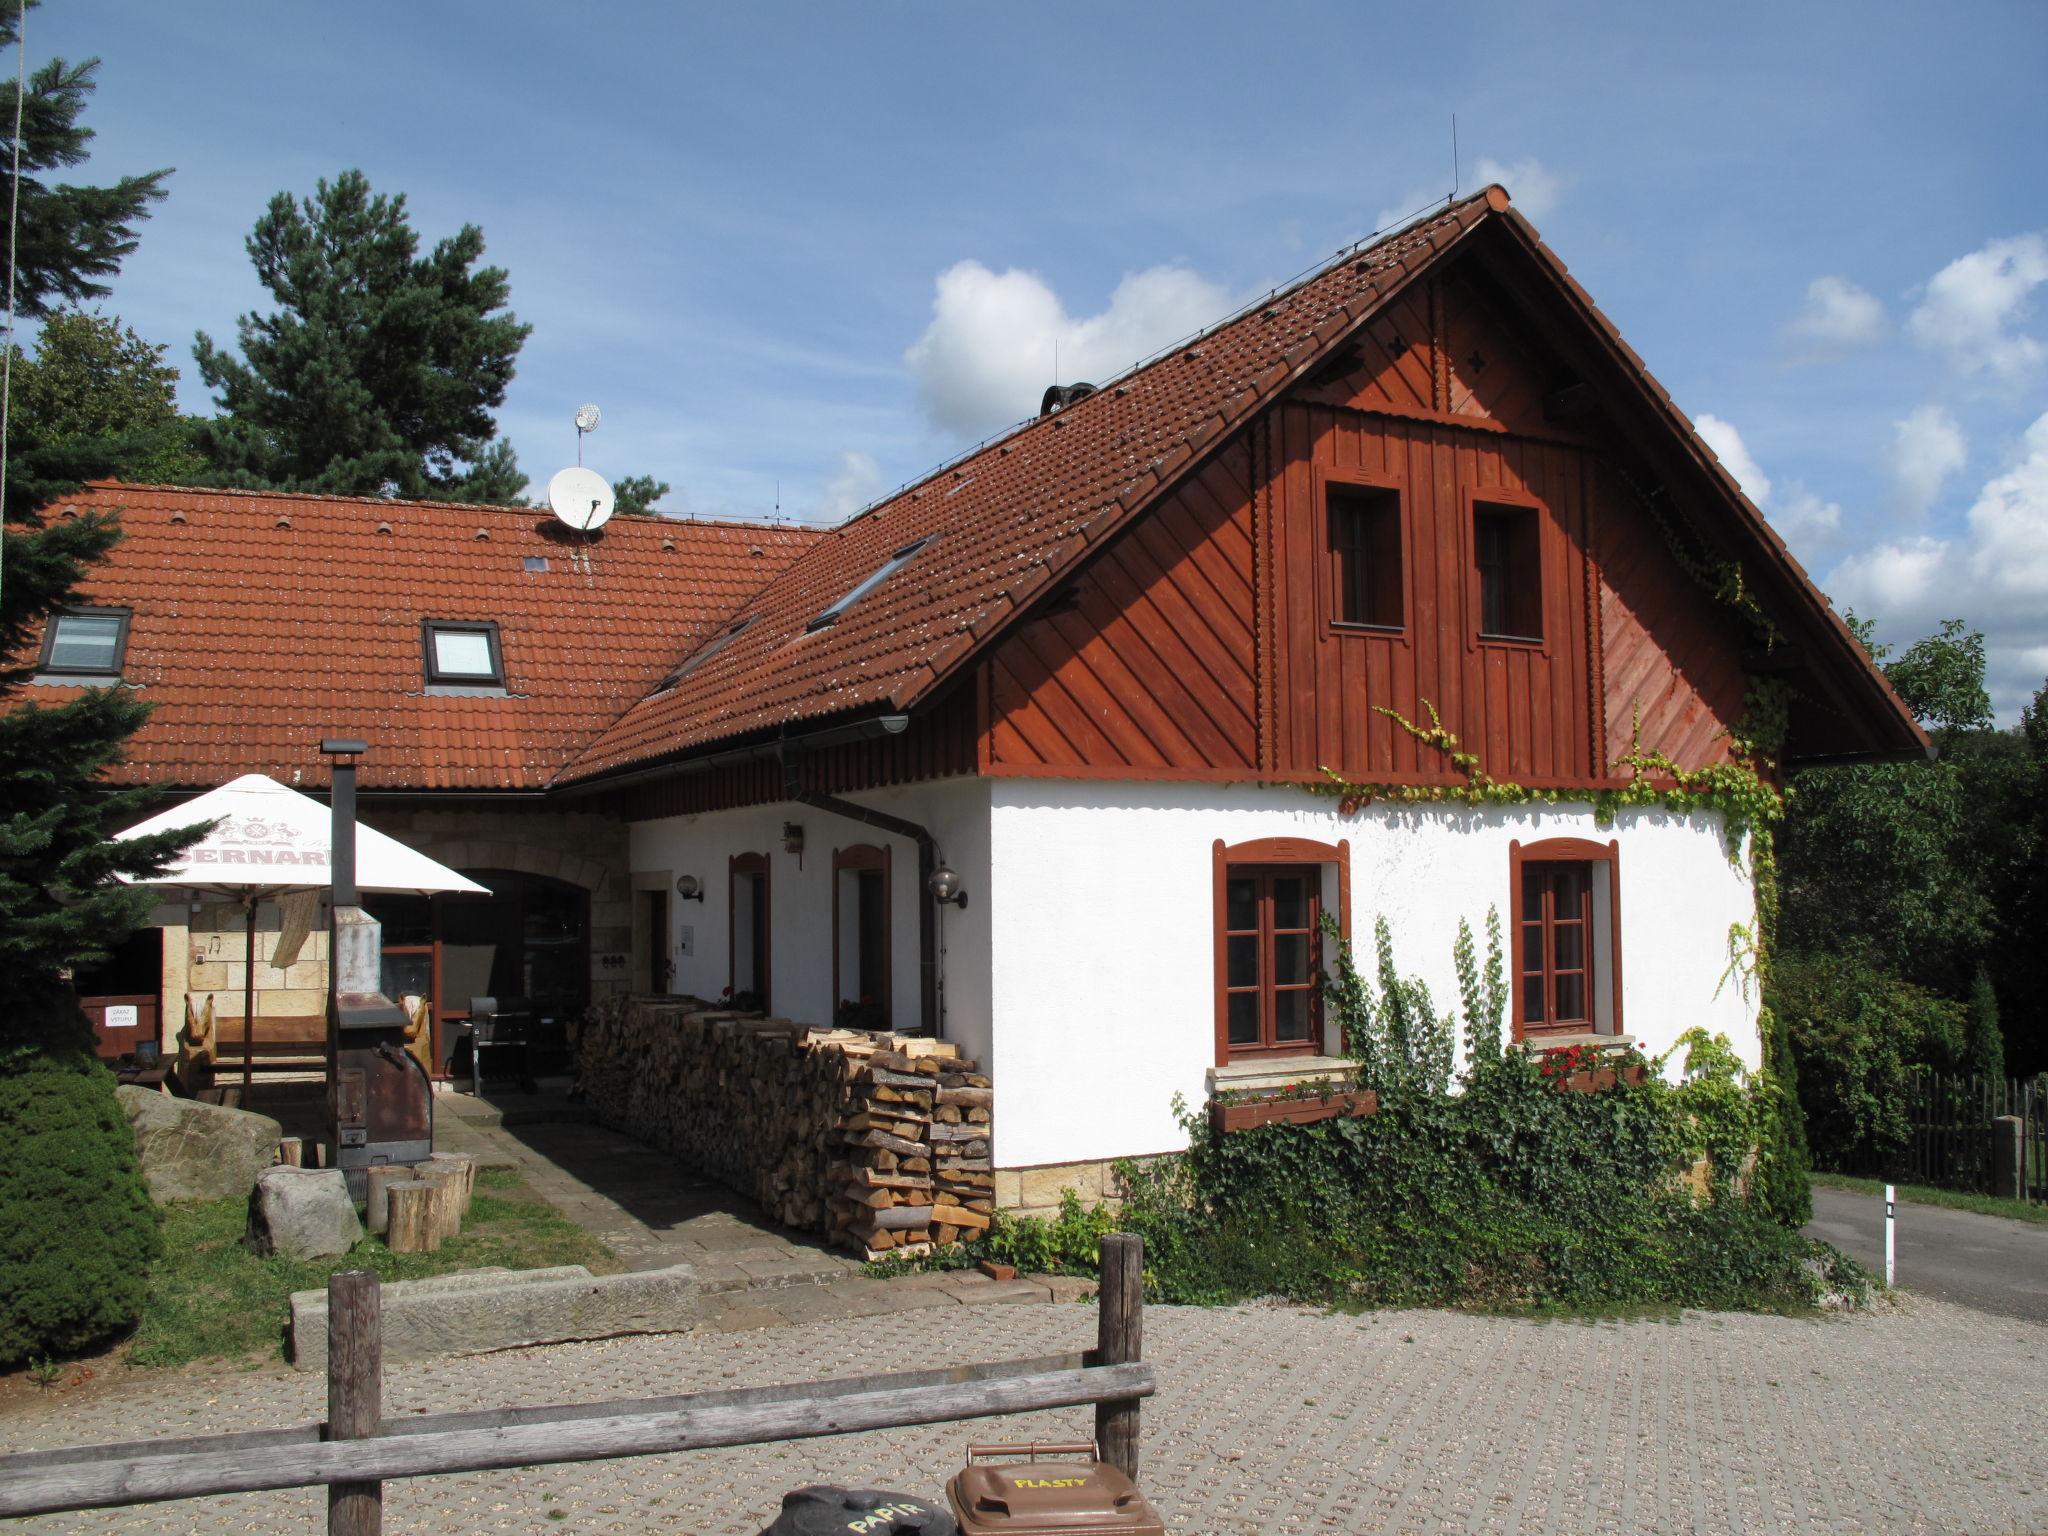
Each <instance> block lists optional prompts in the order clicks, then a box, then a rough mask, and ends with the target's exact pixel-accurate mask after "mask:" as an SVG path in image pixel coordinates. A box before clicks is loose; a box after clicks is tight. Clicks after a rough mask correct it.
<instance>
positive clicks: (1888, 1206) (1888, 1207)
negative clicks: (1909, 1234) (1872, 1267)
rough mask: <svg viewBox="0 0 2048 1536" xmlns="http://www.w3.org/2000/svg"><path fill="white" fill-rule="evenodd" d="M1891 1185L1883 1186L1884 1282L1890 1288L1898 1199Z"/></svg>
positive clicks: (1897, 1219) (1897, 1222)
mask: <svg viewBox="0 0 2048 1536" xmlns="http://www.w3.org/2000/svg"><path fill="white" fill-rule="evenodd" d="M1892 1190H1893V1186H1892V1185H1890V1184H1887V1185H1885V1187H1884V1284H1885V1289H1886V1290H1890V1289H1891V1285H1892V1255H1893V1253H1894V1251H1895V1248H1894V1242H1893V1233H1894V1231H1895V1230H1896V1229H1897V1227H1898V1224H1899V1208H1898V1201H1897V1200H1896V1199H1895V1198H1893V1194H1892Z"/></svg>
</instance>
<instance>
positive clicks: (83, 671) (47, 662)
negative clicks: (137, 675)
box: [38, 608, 128, 677]
mask: <svg viewBox="0 0 2048 1536" xmlns="http://www.w3.org/2000/svg"><path fill="white" fill-rule="evenodd" d="M127 650H128V610H127V609H126V608H73V609H71V610H70V611H68V612H65V613H60V614H57V615H56V616H55V617H53V618H52V619H51V620H50V623H49V627H48V628H47V629H45V630H44V632H43V655H42V660H41V663H40V666H39V667H38V670H39V671H43V672H48V673H52V674H54V675H57V676H62V677H119V676H120V675H121V662H122V660H123V658H124V657H125V655H126V654H127Z"/></svg>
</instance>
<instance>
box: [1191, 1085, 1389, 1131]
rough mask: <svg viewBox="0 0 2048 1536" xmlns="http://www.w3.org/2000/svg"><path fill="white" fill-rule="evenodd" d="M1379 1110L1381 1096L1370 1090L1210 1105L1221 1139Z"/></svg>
mask: <svg viewBox="0 0 2048 1536" xmlns="http://www.w3.org/2000/svg"><path fill="white" fill-rule="evenodd" d="M1379 1107H1380V1096H1379V1095H1378V1094H1377V1093H1374V1092H1373V1091H1372V1090H1371V1089H1370V1088H1344V1089H1338V1088H1332V1089H1331V1090H1330V1091H1329V1092H1327V1093H1320V1094H1313V1095H1304V1094H1298V1093H1297V1094H1288V1093H1280V1094H1275V1095H1272V1096H1269V1097H1261V1098H1246V1099H1237V1100H1232V1099H1229V1098H1225V1097H1220V1096H1219V1097H1218V1098H1215V1099H1212V1100H1210V1102H1209V1128H1210V1130H1212V1131H1214V1132H1215V1133H1216V1134H1217V1135H1219V1136H1221V1135H1223V1134H1225V1133H1226V1132H1229V1131H1248V1130H1250V1129H1252V1128H1253V1127H1254V1126H1259V1125H1312V1124H1314V1123H1315V1122H1316V1121H1318V1120H1337V1119H1343V1118H1350V1117H1352V1116H1356V1115H1370V1114H1373V1113H1374V1112H1376V1111H1377V1110H1378V1109H1379Z"/></svg>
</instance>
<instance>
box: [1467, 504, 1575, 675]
mask: <svg viewBox="0 0 2048 1536" xmlns="http://www.w3.org/2000/svg"><path fill="white" fill-rule="evenodd" d="M1463 501H1464V508H1465V512H1464V518H1463V520H1462V530H1461V533H1460V536H1459V537H1460V541H1461V543H1462V544H1463V546H1464V550H1465V607H1466V615H1465V648H1466V649H1467V650H1477V649H1478V648H1479V647H1481V646H1498V647H1499V648H1500V649H1502V650H1506V651H1529V652H1533V653H1535V654H1537V655H1541V656H1548V655H1549V654H1550V648H1551V645H1552V643H1553V642H1554V641H1555V640H1556V639H1557V636H1556V635H1555V633H1554V631H1555V630H1556V628H1557V625H1556V624H1555V623H1553V622H1552V620H1553V618H1554V615H1553V614H1552V613H1551V601H1550V600H1551V596H1552V594H1553V593H1554V592H1555V591H1556V584H1557V572H1556V567H1557V561H1556V560H1555V559H1554V558H1553V556H1552V553H1551V544H1552V538H1551V529H1552V526H1553V524H1554V523H1555V521H1556V519H1555V518H1553V517H1552V516H1551V511H1550V503H1548V502H1547V501H1545V500H1544V499H1543V498H1542V497H1540V496H1535V495H1532V494H1530V493H1529V492H1528V491H1519V490H1516V489H1514V488H1513V487H1511V486H1505V485H1493V486H1472V487H1469V488H1467V490H1466V491H1465V494H1464V497H1463ZM1487 507H1499V508H1500V509H1501V510H1503V511H1508V512H1517V511H1525V512H1528V513H1529V514H1531V516H1532V517H1533V518H1534V520H1535V529H1536V617H1537V622H1538V623H1539V624H1540V625H1541V627H1542V630H1543V632H1542V633H1541V634H1540V635H1493V634H1487V633H1486V632H1485V631H1484V629H1483V627H1482V626H1483V625H1484V623H1485V619H1486V604H1485V597H1484V594H1483V592H1482V591H1481V585H1480V580H1479V517H1480V513H1481V511H1482V510H1483V509H1485V508H1487Z"/></svg>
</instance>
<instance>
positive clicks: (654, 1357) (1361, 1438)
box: [0, 1282, 2048, 1536]
mask: <svg viewBox="0 0 2048 1536" xmlns="http://www.w3.org/2000/svg"><path fill="white" fill-rule="evenodd" d="M891 1288H892V1289H896V1288H898V1283H897V1282H891ZM900 1290H901V1293H902V1294H905V1295H911V1294H929V1292H928V1290H927V1289H926V1288H924V1287H920V1286H913V1285H907V1284H906V1285H902V1286H901V1287H900ZM781 1299H783V1298H778V1304H779V1301H780V1300H781ZM1095 1329H1096V1319H1095V1315H1094V1312H1093V1310H1092V1309H1090V1308H1086V1307H1054V1306H1042V1307H1029V1306H1027V1307H1002V1308H990V1309H973V1308H968V1307H950V1306H942V1307H936V1308H934V1309H932V1310H930V1311H928V1312H925V1313H923V1314H922V1315H921V1316H920V1317H919V1319H918V1322H917V1331H916V1338H917V1345H918V1347H917V1351H916V1352H917V1355H918V1358H917V1359H916V1360H906V1359H905V1358H904V1355H905V1349H904V1342H903V1338H904V1336H903V1334H902V1333H901V1332H900V1331H898V1330H894V1329H890V1328H888V1327H886V1326H881V1327H876V1326H863V1327H849V1326H847V1322H846V1320H845V1319H844V1318H836V1319H832V1320H826V1321H820V1322H814V1323H806V1324H796V1325H790V1324H787V1323H783V1322H781V1321H780V1319H779V1316H778V1314H777V1312H776V1310H775V1308H773V1307H769V1306H762V1305H760V1304H759V1303H758V1302H756V1301H755V1300H754V1299H753V1298H751V1297H739V1298H734V1299H733V1300H732V1301H731V1302H730V1303H727V1304H721V1305H720V1306H717V1307H715V1308H713V1309H712V1314H711V1317H710V1318H709V1319H707V1325H706V1326H704V1327H700V1328H699V1329H697V1330H696V1331H694V1332H692V1333H687V1334H661V1335H655V1336H651V1337H642V1338H632V1339H611V1340H605V1341H601V1342H596V1343H589V1344H569V1345H559V1346H553V1347H548V1348H539V1349H520V1350H509V1351H505V1352H503V1353H500V1354H491V1355H482V1356H475V1357H471V1358H466V1359H448V1360H437V1361H423V1362H417V1363H414V1362H406V1363H400V1364H394V1365H393V1366H392V1367H390V1368H389V1369H388V1370H387V1372H386V1377H385V1388H384V1402H385V1410H386V1414H387V1416H388V1417H391V1418H394V1419H397V1418H402V1417H409V1416H412V1415H415V1414H418V1413H422V1412H443V1411H449V1410H454V1409H460V1408H486V1407H498V1406H512V1405H519V1404H536V1403H547V1402H564V1401H577V1400H581V1401H596V1400H603V1399H611V1398H627V1397H650V1396H659V1395H664V1394H669V1393H677V1392H690V1391H702V1390H710V1389H715V1388H732V1387H752V1386H765V1385H768V1384H771V1383H779V1382H795V1381H806V1380H825V1379H831V1378H839V1377H848V1376H858V1375H862V1374H864V1373H868V1372H874V1371H890V1370H904V1369H910V1368H914V1367H915V1366H917V1365H921V1364H924V1363H926V1361H928V1360H935V1361H948V1362H950V1361H962V1362H967V1361H992V1360H1003V1359H1016V1358H1021V1357H1027V1356H1034V1355H1043V1354H1052V1353H1056V1352H1060V1351H1066V1350H1077V1349H1085V1348H1087V1347H1088V1346H1090V1345H1092V1344H1093V1343H1094V1341H1095ZM1145 1351H1146V1358H1147V1359H1148V1360H1149V1361H1150V1362H1151V1363H1152V1364H1153V1366H1154V1367H1155V1369H1156V1370H1157V1372H1158V1377H1159V1391H1158V1395H1157V1396H1155V1397H1153V1398H1151V1399H1149V1400H1147V1402H1146V1404H1145V1406H1144V1409H1143V1418H1142V1432H1141V1458H1142V1460H1141V1476H1140V1481H1141V1483H1142V1485H1143V1486H1144V1488H1145V1491H1146V1493H1147V1494H1148V1496H1150V1497H1151V1498H1152V1500H1153V1501H1154V1502H1155V1503H1156V1504H1157V1505H1158V1506H1159V1508H1160V1510H1161V1512H1162V1515H1163V1516H1164V1519H1165V1522H1166V1528H1167V1529H1168V1530H1169V1531H1172V1532H1176V1533H1189V1536H1193V1533H1200V1536H1252V1533H1260V1536H1266V1533H1273V1532H1288V1533H1309V1532H1313V1533H1318V1536H1325V1533H1327V1536H1405V1533H1409V1532H1486V1533H1495V1532H1498V1533H1521V1536H1532V1533H1535V1532H1539V1531H1540V1532H1542V1533H1544V1536H1623V1533H1628V1536H1636V1533H1642V1536H1723V1533H1733V1532H1741V1533H1743V1536H1890V1533H1893V1532H1907V1533H1926V1536H1960V1533H1967V1532H2037V1531H2042V1530H2048V1421H2044V1420H2043V1418H2042V1416H2041V1415H2040V1414H2038V1413H2034V1412H2029V1411H2027V1405H2029V1404H2031V1403H2033V1402H2035V1401H2036V1400H2037V1399H2038V1396H2039V1390H2040V1381H2041V1377H2042V1373H2043V1371H2044V1370H2048V1328H2044V1327H2043V1326H2041V1325H2039V1324H2035V1323H2029V1322H2025V1321H2021V1320H2015V1319H2006V1318H1997V1317H1988V1316H1985V1315H1983V1314H1981V1313H1977V1312H1971V1311H1965V1310H1963V1309H1961V1308H1958V1307H1952V1306H1948V1305H1945V1304H1943V1303H1940V1302H1933V1301H1919V1300H1914V1301H1909V1302H1907V1303H1905V1304H1903V1305H1898V1306H1895V1307H1892V1308H1889V1309H1887V1310H1884V1311H1879V1312H1875V1313H1871V1314H1866V1315H1859V1316H1851V1317H1833V1318H1823V1319H1811V1318H1782V1317H1765V1316H1746V1315H1727V1316H1720V1315H1707V1316H1703V1315H1699V1314H1686V1315H1684V1316H1683V1317H1680V1318H1678V1319H1674V1320H1661V1319H1660V1320H1642V1321H1618V1322H1602V1323H1578V1322H1555V1321H1552V1322H1545V1321H1538V1320H1531V1319H1518V1318H1502V1317H1486V1316H1476V1315H1467V1314H1461V1313H1447V1312H1392V1313H1367V1314H1364V1315H1362V1316H1353V1315H1347V1314H1340V1313H1328V1312H1321V1311H1315V1310H1310V1309H1304V1308H1295V1307H1285V1306H1273V1305H1265V1306H1259V1305H1254V1306H1240V1307H1229V1308H1216V1309H1205V1308H1184V1307H1165V1306H1154V1307H1148V1308H1147V1309H1146V1313H1145ZM9 1401H10V1408H9V1410H8V1412H7V1416H6V1417H0V1445H4V1446H5V1447H6V1448H7V1449H10V1450H11V1449H30V1448H34V1447H39V1446H49V1445H60V1444H76V1443H84V1442H91V1441H112V1440H123V1439H131V1438H135V1437H138V1436H144V1435H175V1436H184V1435H203V1434H214V1433H219V1432H222V1431H225V1430H231V1429H260V1428H275V1427H282V1426H285V1425H291V1424H300V1423H310V1422H314V1421H316V1420H318V1419H319V1418H320V1416H321V1414H322V1411H323V1406H324V1402H325V1391H324V1383H323V1382H322V1381H321V1380H320V1378H319V1377H317V1376H310V1375H301V1374H299V1373H296V1372H290V1371H284V1370H274V1369H266V1370H257V1371H233V1370H221V1371H216V1372H212V1373H182V1372H181V1373H164V1372H153V1371H141V1370H137V1371H132V1372H131V1371H127V1370H125V1369H116V1370H115V1371H113V1372H111V1373H104V1374H103V1376H102V1378H101V1379H99V1380H97V1381H95V1382H94V1383H92V1384H90V1385H89V1386H88V1387H86V1388H81V1389H79V1390H77V1391H72V1390H70V1389H67V1388H64V1387H61V1386H60V1387H58V1388H56V1389H54V1390H52V1391H50V1392H47V1393H33V1394H28V1395H26V1396H22V1397H15V1398H12V1399H10V1400H9ZM1092 1424H1093V1417H1092V1414H1091V1411H1090V1410H1089V1409H1087V1408H1085V1407H1084V1408H1075V1409H1061V1410H1057V1411H1053V1412H1046V1413H1035V1414H1022V1415H1017V1416H1014V1417H1008V1418H1002V1419H992V1420H978V1421H972V1422H967V1423H953V1424H934V1425H924V1426H917V1427H913V1428H906V1429H895V1430H879V1431H872V1432H869V1433H864V1434H858V1435H841V1436H831V1437H827V1438H822V1439H816V1440H801V1441H789V1442H784V1443H780V1444H775V1445H761V1446H737V1447H730V1448H726V1449H720V1450H711V1451H694V1452H688V1453H684V1454H679V1455H668V1456H648V1457H640V1458H633V1459H622V1460H614V1461H608V1462H590V1463H578V1464H566V1465H560V1466H538V1467H527V1468H520V1469H515V1470H509V1471H494V1472H483V1473H475V1474H462V1475H451V1476H445V1477H432V1478H419V1479H413V1480H409V1481H394V1482H390V1483H387V1484H386V1485H385V1528H386V1529H387V1530H392V1531H405V1532H408V1533H419V1536H470V1533H493V1536H495V1533H498V1532H517V1533H521V1536H526V1533H537V1532H539V1531H542V1530H553V1529H561V1530H563V1531H565V1532H576V1533H582V1532H593V1533H594V1532H603V1533H607V1536H610V1533H620V1536H657V1533H658V1536H672V1533H673V1532H675V1531H677V1530H682V1529H687V1530H689V1531H690V1532H692V1533H693V1536H696V1533H702V1536H752V1533H755V1532H758V1531H759V1530H760V1529H761V1528H762V1526H764V1525H766V1524H767V1523H768V1521H769V1520H770V1519H771V1518H772V1517H773V1515H774V1513H775V1511H776V1508H777V1506H778V1504H779V1502H780V1500H781V1497H782V1495H783V1493H784V1492H786V1491H787V1490H789V1489H791V1488H795V1487H799V1486H801V1485H802V1484H804V1483H809V1482H837V1483H842V1484H847V1485H851V1486H855V1487H881V1488H901V1489H905V1490H907V1491H916V1492H921V1493H923V1494H925V1495H926V1496H927V1497H931V1496H935V1495H937V1494H938V1493H939V1491H940V1490H941V1489H942V1488H943V1486H944V1483H945V1480H946V1478H947V1477H948V1476H949V1475H950V1474H951V1473H952V1472H953V1471H954V1470H956V1469H957V1468H958V1467H959V1465H960V1463H961V1460H962V1456H963V1454H964V1448H965V1446H966V1445H967V1444H968V1443H969V1442H970V1441H987V1440H1027V1439H1033V1438H1037V1439H1069V1438H1074V1437H1077V1436H1079V1437H1085V1436H1086V1435H1087V1434H1088V1433H1089V1432H1090V1429H1091V1426H1092ZM325 1509H326V1496H325V1494H324V1493H323V1492H321V1491H320V1490H318V1489H297V1490H290V1491H286V1492H278V1493H252V1494H240V1495H234V1496H230V1497H222V1498H213V1499H204V1500H187V1501H181V1502H172V1503H164V1504H152V1505H141V1506H134V1507H129V1508H119V1509H109V1510H98V1511H90V1512H85V1513H80V1514H75V1515H62V1516H44V1517H39V1518H35V1519H31V1520H27V1521H23V1522H20V1524H19V1525H18V1526H17V1527H16V1528H17V1529H19V1530H21V1531H23V1532H25V1533H33V1536H57V1533H62V1536H83V1533H86V1532H94V1533H97V1532H119V1533H123V1536H188V1533H189V1536H255V1533H261V1536H269V1533H272V1532H276V1533H278V1536H285V1533H291V1536H304V1533H305V1532H308V1531H317V1530H319V1529H320V1528H321V1526H320V1522H321V1520H322V1518H323V1516H324V1513H325ZM557 1512H559V1514H560V1515H561V1518H560V1519H559V1520H556V1519H551V1518H550V1516H551V1515H554V1514H555V1513H557Z"/></svg>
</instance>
